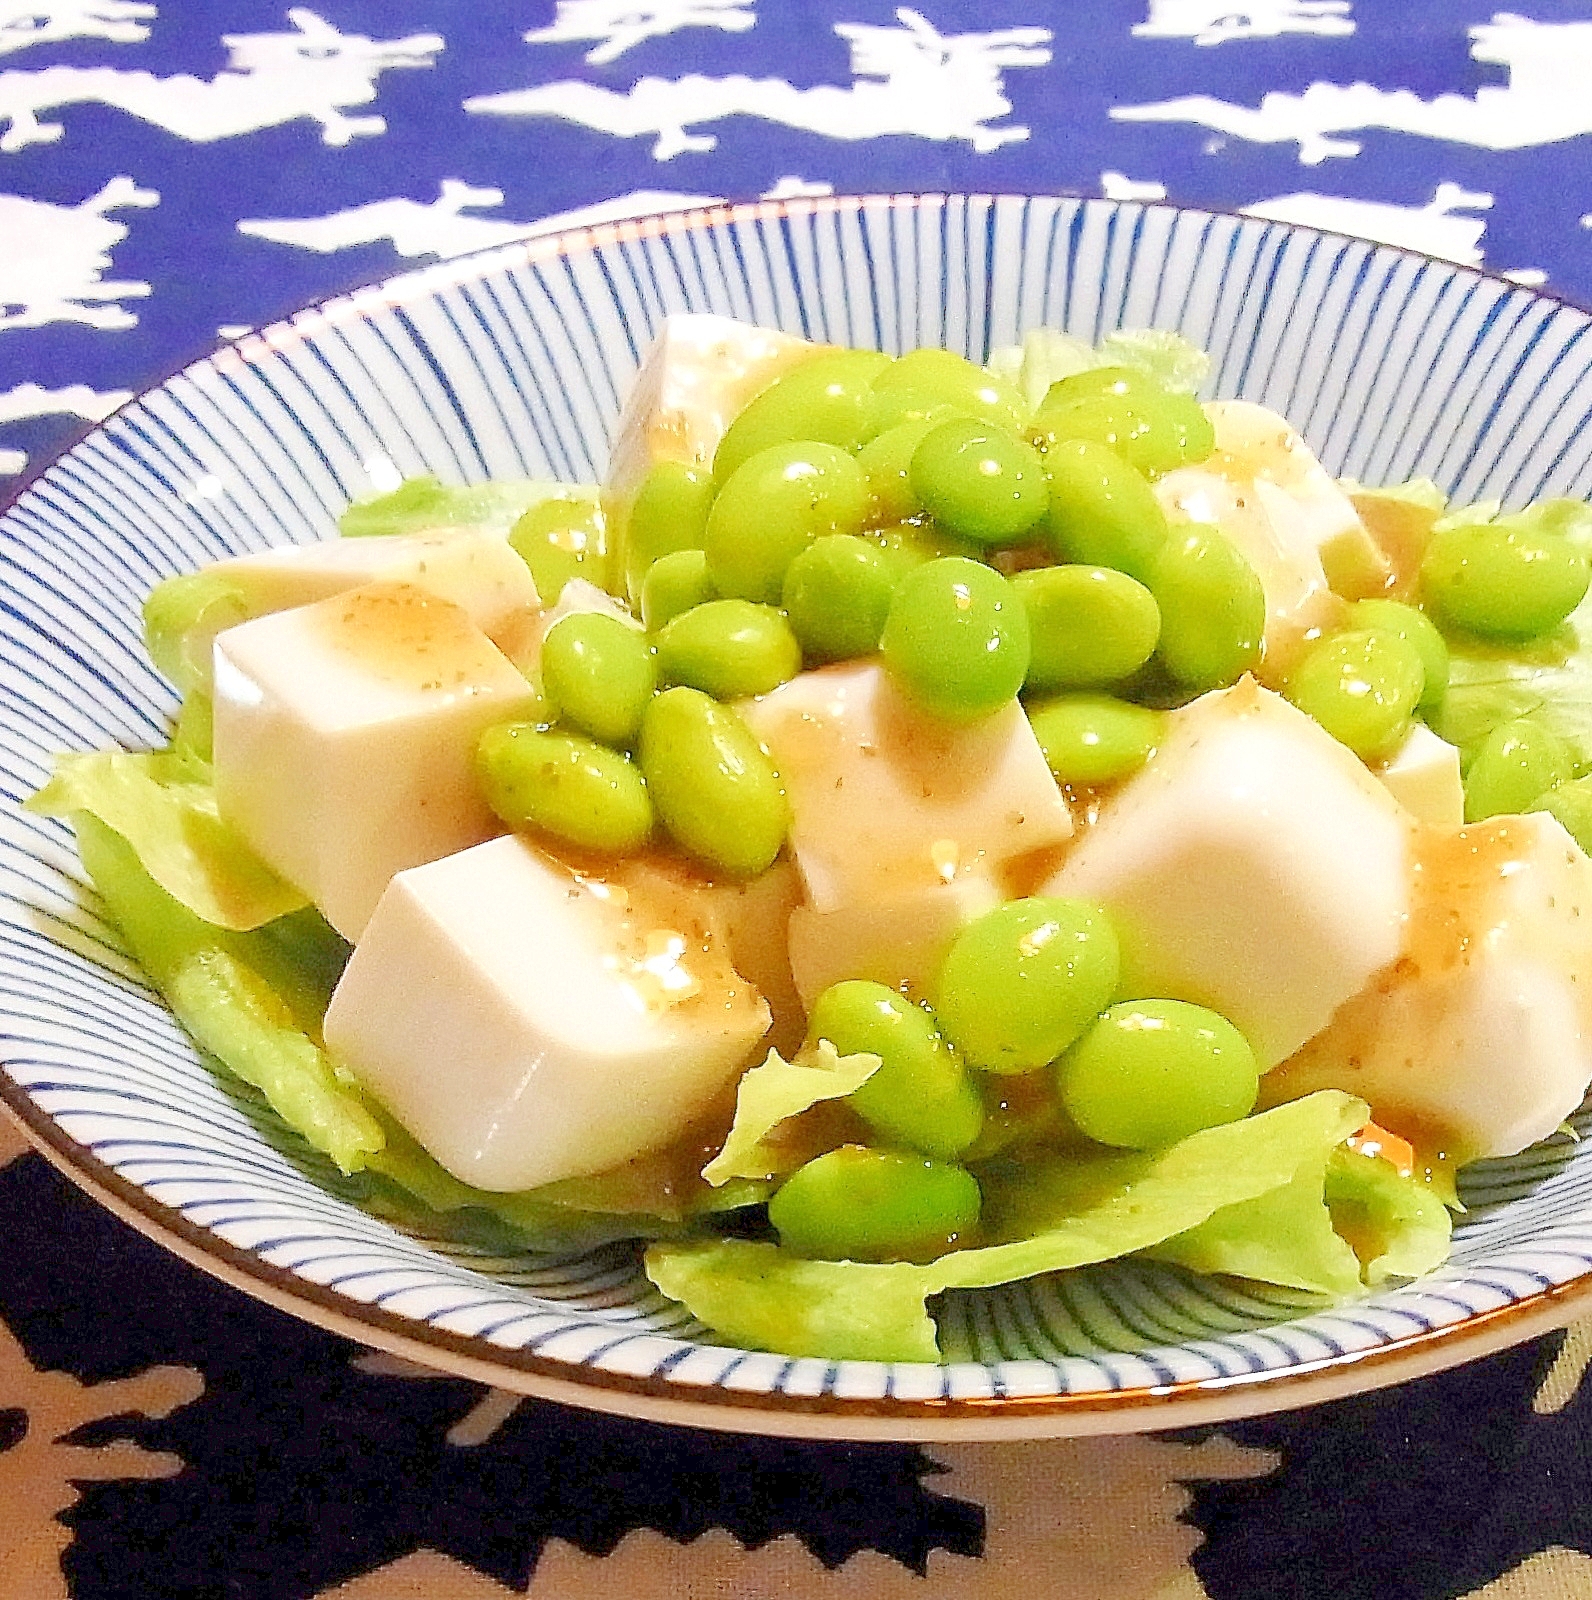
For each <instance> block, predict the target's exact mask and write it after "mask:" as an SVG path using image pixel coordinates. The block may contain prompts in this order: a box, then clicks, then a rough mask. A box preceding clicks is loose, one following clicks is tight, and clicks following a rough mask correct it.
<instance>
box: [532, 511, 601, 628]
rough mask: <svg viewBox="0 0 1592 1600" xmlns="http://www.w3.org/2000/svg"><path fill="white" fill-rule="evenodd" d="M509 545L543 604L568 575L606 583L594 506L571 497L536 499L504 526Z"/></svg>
mask: <svg viewBox="0 0 1592 1600" xmlns="http://www.w3.org/2000/svg"><path fill="white" fill-rule="evenodd" d="M509 544H510V545H511V546H512V547H513V548H514V551H515V553H516V554H517V555H518V556H519V558H520V559H521V560H522V561H523V562H524V563H525V564H526V566H528V567H529V568H530V569H531V577H532V578H533V579H534V580H535V582H536V592H537V594H538V595H539V596H540V597H541V601H542V604H543V605H544V606H550V605H552V604H553V603H554V602H555V601H556V600H557V599H558V597H559V595H560V594H562V593H563V591H564V585H565V584H566V583H568V582H569V580H570V579H571V578H584V579H586V581H587V582H588V583H595V584H596V585H597V587H598V588H599V589H605V588H607V587H608V570H607V568H608V563H607V538H606V530H605V528H604V524H603V514H602V511H601V509H600V508H599V507H598V506H597V504H596V503H595V502H594V501H592V500H590V499H586V498H577V497H575V496H573V495H554V496H553V497H552V498H550V499H547V500H540V501H538V502H537V503H536V504H535V505H534V506H532V507H531V508H530V510H529V511H527V512H526V513H525V514H524V515H523V516H522V517H521V518H520V519H519V521H517V522H516V523H515V524H514V526H513V528H511V529H510V530H509Z"/></svg>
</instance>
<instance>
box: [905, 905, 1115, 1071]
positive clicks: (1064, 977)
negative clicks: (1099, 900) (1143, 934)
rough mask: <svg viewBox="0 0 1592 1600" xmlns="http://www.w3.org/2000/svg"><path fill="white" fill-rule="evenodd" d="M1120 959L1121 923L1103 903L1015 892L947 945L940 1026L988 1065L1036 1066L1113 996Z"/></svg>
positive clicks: (975, 1060) (971, 1057)
mask: <svg viewBox="0 0 1592 1600" xmlns="http://www.w3.org/2000/svg"><path fill="white" fill-rule="evenodd" d="M1118 964H1119V953H1118V948H1117V936H1116V930H1115V929H1114V928H1113V927H1112V926H1111V922H1110V919H1109V918H1108V917H1107V916H1106V914H1105V912H1104V911H1102V910H1101V909H1100V907H1099V906H1095V905H1090V904H1088V903H1087V902H1085V901H1082V900H1065V899H1059V898H1057V897H1054V896H1032V897H1030V898H1028V899H1022V900H1008V901H1007V902H1006V903H1005V904H1004V905H1000V906H996V907H995V909H994V910H992V911H987V912H985V914H984V915H983V916H981V917H978V918H976V919H975V920H974V921H972V922H970V923H969V924H968V925H967V926H966V927H965V928H963V929H962V931H961V932H960V933H959V934H958V935H957V936H956V938H955V940H954V941H953V942H952V944H951V948H950V950H949V951H948V952H947V953H946V957H945V963H944V965H943V966H942V967H941V969H940V980H939V989H938V997H937V1000H936V1004H935V1015H936V1016H937V1017H938V1018H939V1021H940V1031H941V1032H942V1033H943V1034H944V1035H945V1036H946V1038H948V1039H949V1040H950V1041H951V1043H952V1044H954V1045H955V1046H956V1048H957V1049H958V1050H960V1051H961V1052H962V1056H963V1059H964V1060H967V1061H969V1062H971V1063H972V1064H973V1065H974V1066H975V1067H982V1068H983V1069H984V1070H985V1071H986V1072H1002V1073H1007V1072H1031V1071H1033V1070H1034V1069H1035V1068H1036V1067H1042V1066H1044V1065H1046V1063H1048V1062H1050V1061H1053V1060H1055V1058H1056V1057H1057V1056H1059V1055H1060V1054H1061V1053H1062V1051H1063V1050H1065V1049H1066V1048H1067V1046H1068V1045H1070V1044H1071V1043H1072V1042H1073V1040H1075V1039H1076V1038H1077V1037H1078V1036H1079V1034H1081V1033H1082V1032H1083V1030H1084V1029H1085V1028H1086V1027H1088V1026H1089V1024H1090V1023H1091V1022H1093V1021H1094V1019H1095V1017H1096V1016H1098V1015H1099V1013H1100V1012H1101V1011H1102V1010H1103V1009H1104V1007H1105V1006H1106V1005H1107V1004H1109V1003H1110V1000H1111V996H1112V994H1113V992H1114V991H1115V989H1116V986H1117V972H1118Z"/></svg>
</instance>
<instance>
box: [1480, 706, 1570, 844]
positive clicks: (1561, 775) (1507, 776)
mask: <svg viewBox="0 0 1592 1600" xmlns="http://www.w3.org/2000/svg"><path fill="white" fill-rule="evenodd" d="M1574 776H1575V757H1574V754H1573V753H1572V752H1571V750H1570V747H1569V745H1567V744H1566V743H1565V742H1564V740H1563V739H1561V738H1560V737H1559V736H1558V734H1556V733H1554V732H1553V730H1552V729H1551V728H1544V727H1543V726H1542V725H1541V724H1540V723H1536V722H1530V721H1527V720H1526V719H1525V718H1517V719H1515V720H1514V721H1513V722H1504V723H1500V724H1499V725H1498V726H1497V727H1496V728H1494V729H1493V730H1492V732H1491V733H1489V734H1488V735H1487V737H1486V738H1485V739H1483V740H1482V742H1481V744H1480V745H1479V746H1478V747H1477V749H1476V752H1475V754H1474V755H1473V756H1472V757H1471V761H1470V765H1469V766H1468V767H1467V768H1466V771H1465V820H1466V822H1480V821H1482V820H1483V818H1486V817H1499V816H1514V815H1517V814H1518V813H1520V812H1524V811H1529V810H1531V809H1532V807H1533V805H1534V804H1535V803H1536V802H1537V801H1538V800H1539V799H1540V798H1541V797H1542V796H1543V795H1544V794H1545V793H1546V792H1547V791H1548V790H1550V789H1552V788H1554V787H1556V786H1557V785H1558V784H1561V783H1563V782H1565V780H1566V779H1568V778H1572V777H1574Z"/></svg>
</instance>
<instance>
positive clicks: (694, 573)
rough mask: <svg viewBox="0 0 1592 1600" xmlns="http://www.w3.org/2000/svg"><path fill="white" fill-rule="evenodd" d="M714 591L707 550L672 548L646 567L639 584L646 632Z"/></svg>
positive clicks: (710, 595)
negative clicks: (709, 573)
mask: <svg viewBox="0 0 1592 1600" xmlns="http://www.w3.org/2000/svg"><path fill="white" fill-rule="evenodd" d="M717 593H718V591H717V590H716V589H715V588H714V587H713V585H712V584H711V583H710V582H709V581H708V558H707V552H706V551H703V550H675V551H673V552H671V553H670V554H669V555H666V556H660V557H659V559H658V560H656V561H654V562H653V564H652V565H651V566H650V567H649V568H648V569H647V576H646V577H645V579H643V580H642V584H641V620H642V622H643V624H645V626H646V629H647V632H648V633H657V632H658V631H659V629H661V628H663V627H664V626H665V625H666V624H667V623H668V622H669V620H670V619H671V618H673V617H677V616H679V615H680V613H681V612H682V611H689V610H690V609H691V607H692V606H699V605H702V604H703V603H704V602H706V601H708V600H712V599H714V598H715V597H716V596H717Z"/></svg>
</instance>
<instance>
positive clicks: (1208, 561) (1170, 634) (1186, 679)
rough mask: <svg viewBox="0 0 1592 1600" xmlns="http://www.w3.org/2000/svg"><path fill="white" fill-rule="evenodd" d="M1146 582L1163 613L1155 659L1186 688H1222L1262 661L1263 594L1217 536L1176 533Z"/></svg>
mask: <svg viewBox="0 0 1592 1600" xmlns="http://www.w3.org/2000/svg"><path fill="white" fill-rule="evenodd" d="M1145 581H1146V583H1147V585H1148V587H1149V590H1150V593H1151V594H1153V595H1154V596H1155V603H1156V604H1157V605H1158V606H1159V607H1160V608H1161V638H1160V641H1159V643H1158V644H1157V645H1156V654H1157V656H1159V657H1160V660H1161V663H1162V665H1164V666H1165V668H1166V670H1167V672H1168V673H1169V674H1170V675H1171V676H1172V677H1173V678H1175V679H1176V680H1177V681H1178V682H1179V683H1181V684H1182V685H1184V687H1185V688H1189V689H1220V688H1223V687H1225V686H1226V685H1227V684H1229V683H1233V682H1235V681H1236V680H1237V679H1238V678H1239V677H1240V676H1241V675H1242V674H1243V673H1245V672H1247V671H1249V669H1250V668H1251V667H1253V666H1254V665H1255V664H1256V662H1258V661H1259V660H1260V647H1261V641H1262V639H1263V638H1264V637H1265V632H1266V592H1265V590H1264V589H1262V588H1261V586H1260V579H1259V578H1258V577H1256V576H1255V569H1254V568H1253V567H1252V566H1250V564H1249V562H1248V561H1246V560H1245V559H1244V557H1243V555H1242V554H1240V552H1239V550H1238V549H1237V547H1236V546H1235V545H1234V544H1233V543H1232V542H1231V540H1229V539H1227V538H1226V537H1225V536H1224V535H1223V534H1221V533H1220V532H1218V531H1217V529H1215V528H1211V527H1206V526H1205V525H1203V524H1201V523H1190V524H1188V525H1187V526H1185V527H1180V528H1177V529H1174V530H1173V532H1172V533H1171V535H1170V537H1169V538H1168V539H1167V541H1166V543H1165V544H1164V545H1162V547H1161V549H1160V551H1159V553H1158V554H1157V555H1156V557H1155V559H1154V561H1153V562H1152V563H1151V566H1150V571H1149V574H1148V576H1147V578H1146V580H1145Z"/></svg>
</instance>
